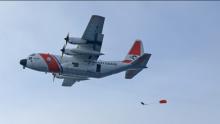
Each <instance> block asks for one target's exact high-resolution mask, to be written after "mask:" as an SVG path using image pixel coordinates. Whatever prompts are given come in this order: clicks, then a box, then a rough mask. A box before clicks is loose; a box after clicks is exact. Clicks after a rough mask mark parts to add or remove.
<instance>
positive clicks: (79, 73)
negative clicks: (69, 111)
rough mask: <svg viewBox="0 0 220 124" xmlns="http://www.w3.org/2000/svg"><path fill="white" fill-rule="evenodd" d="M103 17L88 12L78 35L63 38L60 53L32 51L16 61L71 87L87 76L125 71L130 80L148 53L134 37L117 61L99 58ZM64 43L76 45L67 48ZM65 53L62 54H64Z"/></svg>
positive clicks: (145, 61) (142, 67) (141, 68)
mask: <svg viewBox="0 0 220 124" xmlns="http://www.w3.org/2000/svg"><path fill="white" fill-rule="evenodd" d="M104 21H105V17H102V16H99V15H92V17H91V18H90V21H89V23H88V25H87V27H86V30H85V31H84V33H83V35H82V37H81V38H79V37H70V36H69V33H68V34H67V36H66V37H65V38H64V40H65V44H64V46H63V48H62V49H61V52H62V54H61V55H53V54H49V53H34V54H31V55H29V56H28V57H27V58H25V59H21V60H20V64H21V65H22V66H23V69H25V68H29V69H32V70H36V71H40V72H45V73H52V75H53V81H54V79H55V78H58V79H63V82H62V86H67V87H68V86H69V87H70V86H72V85H73V84H74V83H75V82H79V81H83V80H89V79H90V78H103V77H106V76H109V75H112V74H116V73H120V72H123V71H125V79H132V78H133V77H134V76H135V75H136V74H138V73H139V72H140V71H142V70H143V69H144V68H147V67H146V64H147V63H148V60H149V59H150V56H151V54H149V53H144V48H143V44H142V41H141V40H136V41H135V42H134V44H133V46H132V47H131V49H130V51H129V52H128V54H127V55H126V57H125V59H124V60H121V61H101V60H98V58H99V56H101V55H104V54H103V53H101V47H102V42H103V38H104V34H102V30H103V26H104ZM67 44H72V45H77V46H76V48H72V49H68V48H66V46H67ZM64 54H65V56H64Z"/></svg>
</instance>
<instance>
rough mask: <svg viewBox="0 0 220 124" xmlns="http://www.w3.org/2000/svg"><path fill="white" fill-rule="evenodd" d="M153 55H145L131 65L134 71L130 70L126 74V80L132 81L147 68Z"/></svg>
mask: <svg viewBox="0 0 220 124" xmlns="http://www.w3.org/2000/svg"><path fill="white" fill-rule="evenodd" d="M150 56H151V54H148V53H144V54H143V55H142V56H140V57H139V58H137V59H136V60H134V61H133V62H132V63H131V66H132V69H129V70H127V71H126V73H125V78H126V79H132V78H133V77H134V76H135V75H137V74H138V73H139V72H140V71H142V70H143V69H144V68H146V64H147V63H148V61H149V59H150Z"/></svg>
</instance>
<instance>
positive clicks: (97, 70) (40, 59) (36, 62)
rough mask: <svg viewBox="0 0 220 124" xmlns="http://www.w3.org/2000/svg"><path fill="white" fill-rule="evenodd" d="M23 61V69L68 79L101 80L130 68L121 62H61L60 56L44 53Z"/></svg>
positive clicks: (68, 58) (72, 60)
mask: <svg viewBox="0 0 220 124" xmlns="http://www.w3.org/2000/svg"><path fill="white" fill-rule="evenodd" d="M25 60H26V63H24V62H23V66H24V67H27V68H30V69H33V70H37V71H41V72H49V73H53V74H59V75H63V76H68V77H71V76H77V75H78V76H81V77H93V78H101V77H105V76H108V75H112V74H115V73H119V72H122V71H125V70H127V69H130V68H131V66H130V64H127V63H124V62H122V61H80V60H78V59H77V58H74V57H67V56H64V57H63V58H62V60H61V56H58V55H52V54H45V53H38V54H32V55H30V56H29V57H28V58H26V59H25ZM23 61H24V60H23ZM58 78H59V77H58Z"/></svg>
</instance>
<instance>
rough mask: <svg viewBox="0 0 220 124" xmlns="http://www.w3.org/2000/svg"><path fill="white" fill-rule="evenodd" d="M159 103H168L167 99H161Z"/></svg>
mask: <svg viewBox="0 0 220 124" xmlns="http://www.w3.org/2000/svg"><path fill="white" fill-rule="evenodd" d="M159 103H160V104H166V103H167V100H165V99H161V100H160V101H159Z"/></svg>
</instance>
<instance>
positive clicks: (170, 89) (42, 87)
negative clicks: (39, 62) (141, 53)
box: [0, 1, 220, 124]
mask: <svg viewBox="0 0 220 124" xmlns="http://www.w3.org/2000/svg"><path fill="white" fill-rule="evenodd" d="M219 12H220V2H208V1H202V2H201V1H200V2H195V1H194V2H186V1H182V2H175V1H173V2H168V1H166V2H160V1H156V2H153V1H146V2H114V1H112V2H102V1H99V2H95V1H91V2H79V1H78V2H71V1H69V2H61V1H54V2H40V1H35V2H31V1H29V2H0V17H1V18H0V43H1V45H0V54H1V58H2V59H1V61H0V65H1V69H0V75H1V81H0V83H1V87H0V123H2V124H39V123H40V124H61V123H62V124H73V123H77V124H88V123H89V124H134V123H142V124H197V123H199V124H207V123H212V124H218V123H220V120H219V115H220V111H219V106H220V90H219V87H220V84H219V82H220V77H219V74H220V66H219V63H220V56H219V53H220V49H219V46H220V42H219V40H220V35H219V32H220V23H219V22H220V14H219ZM94 14H95V15H101V16H104V17H105V18H106V19H105V25H104V29H103V33H104V34H105V37H104V41H103V46H102V53H104V54H105V55H104V56H101V57H100V59H101V60H123V59H124V57H125V56H126V54H127V52H128V50H129V49H130V47H131V45H132V44H133V42H134V41H135V39H141V40H142V41H143V44H144V49H145V52H148V53H151V54H152V56H151V59H150V60H149V63H148V69H145V70H143V71H142V72H141V73H139V74H138V75H137V76H135V78H133V79H132V80H127V79H124V72H123V73H119V74H116V75H112V76H109V77H105V78H102V79H91V80H88V81H82V82H78V83H76V84H74V85H73V87H71V88H67V87H62V86H61V82H62V80H59V79H56V80H55V82H54V83H53V81H52V75H51V74H45V73H42V72H36V71H33V70H30V69H25V70H24V69H22V66H21V65H20V64H19V60H20V59H23V58H25V57H27V56H28V55H30V54H31V53H38V52H41V53H42V52H43V53H53V54H57V55H60V54H61V52H60V49H61V48H62V46H63V44H64V39H63V38H64V37H65V36H66V34H67V33H68V32H69V33H70V34H71V36H75V37H81V35H82V33H83V32H84V30H85V27H86V25H87V23H88V21H89V19H90V17H91V15H94ZM68 47H72V46H71V45H68ZM160 99H167V100H168V104H166V105H160V104H158V101H159V100H160ZM140 101H144V102H145V103H150V105H147V106H142V105H141V104H140Z"/></svg>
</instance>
